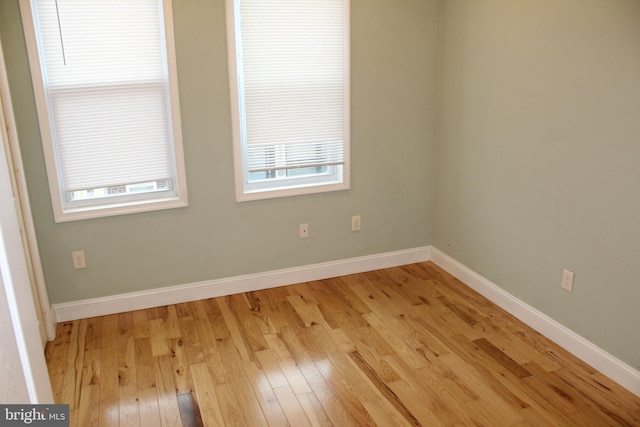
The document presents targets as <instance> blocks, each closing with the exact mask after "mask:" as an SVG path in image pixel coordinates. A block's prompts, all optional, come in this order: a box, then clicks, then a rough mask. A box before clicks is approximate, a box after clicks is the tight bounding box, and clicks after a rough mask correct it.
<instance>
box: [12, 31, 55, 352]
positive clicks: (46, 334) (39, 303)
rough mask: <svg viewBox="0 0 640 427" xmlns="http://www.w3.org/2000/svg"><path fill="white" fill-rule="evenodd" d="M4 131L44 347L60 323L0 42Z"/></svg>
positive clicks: (52, 337)
mask: <svg viewBox="0 0 640 427" xmlns="http://www.w3.org/2000/svg"><path fill="white" fill-rule="evenodd" d="M0 132H2V135H0V136H1V137H2V138H1V139H2V140H3V145H4V147H3V150H4V155H3V156H2V157H0V160H1V159H2V158H6V161H7V163H8V165H9V168H8V169H9V170H8V172H9V177H10V180H11V186H12V190H13V193H14V195H15V199H16V202H15V205H16V213H17V219H18V225H19V230H20V234H21V236H22V246H23V248H24V249H23V252H24V258H25V262H26V265H27V272H28V275H29V283H30V285H31V286H30V287H31V289H32V294H33V300H34V305H35V307H36V314H37V318H38V321H39V328H38V329H39V335H40V338H41V341H42V345H43V348H44V346H45V345H46V342H47V341H52V340H53V339H54V338H55V336H56V320H55V315H54V313H53V310H52V309H51V303H50V302H49V295H48V293H47V288H46V283H45V280H44V273H43V270H42V263H41V260H40V254H39V252H38V243H37V240H36V234H35V227H34V225H33V216H32V214H31V206H30V204H29V194H28V192H27V183H26V179H25V176H24V172H23V167H22V157H21V155H20V147H19V145H18V133H17V129H16V124H15V118H14V115H13V108H12V103H11V94H10V91H9V81H8V77H7V70H6V68H5V60H4V52H3V50H2V43H0Z"/></svg>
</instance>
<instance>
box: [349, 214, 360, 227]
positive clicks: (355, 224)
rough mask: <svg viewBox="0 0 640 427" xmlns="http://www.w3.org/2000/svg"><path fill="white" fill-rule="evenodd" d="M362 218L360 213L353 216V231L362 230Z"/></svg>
mask: <svg viewBox="0 0 640 427" xmlns="http://www.w3.org/2000/svg"><path fill="white" fill-rule="evenodd" d="M361 220H362V218H361V217H360V215H354V216H352V217H351V231H360V226H361Z"/></svg>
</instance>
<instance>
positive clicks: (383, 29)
mask: <svg viewBox="0 0 640 427" xmlns="http://www.w3.org/2000/svg"><path fill="white" fill-rule="evenodd" d="M224 4H225V3H224V0H215V1H213V0H175V1H174V2H173V5H174V26H175V33H176V49H177V58H178V75H179V86H180V101H181V111H182V125H183V135H184V145H185V155H186V168H187V180H188V190H189V207H188V208H184V209H173V210H166V211H162V212H153V213H144V214H135V215H124V216H118V217H111V218H104V219H97V220H84V221H76V222H70V223H62V224H56V223H54V221H53V215H52V209H51V204H50V196H49V191H48V187H47V181H46V173H45V169H44V159H43V154H42V148H41V143H40V137H39V131H38V126H37V122H36V111H35V104H34V99H33V90H32V88H31V81H30V74H29V67H28V62H27V56H26V48H25V42H24V37H23V34H22V27H21V21H20V15H19V7H18V1H17V0H2V1H0V37H1V40H2V42H3V47H4V51H5V57H6V60H7V63H8V74H9V79H10V86H11V91H12V96H13V103H14V110H15V115H16V117H17V126H18V134H19V137H20V143H21V149H22V155H23V160H24V166H25V170H26V175H27V182H28V187H29V191H30V199H31V205H32V209H33V213H34V216H35V226H36V233H37V236H38V243H39V249H40V253H41V257H42V262H43V266H44V273H45V278H46V282H47V287H48V289H49V294H50V299H51V301H52V302H53V303H62V302H67V301H75V300H81V299H85V298H91V297H100V296H106V295H113V294H119V293H125V292H133V291H138V290H143V289H152V288H158V287H163V286H170V285H179V284H185V283H192V282H197V281H202V280H209V279H219V278H225V277H232V276H236V275H242V274H250V273H259V272H265V271H270V270H275V269H280V268H287V267H295V266H304V265H308V264H313V263H319V262H324V261H330V260H339V259H345V258H350V257H357V256H364V255H370V254H376V253H384V252H388V251H394V250H401V249H407V248H414V247H419V246H424V245H428V244H429V243H430V242H431V236H430V224H431V217H430V214H431V204H432V200H431V198H432V184H431V180H432V179H431V178H432V174H433V171H432V152H433V147H434V135H435V131H434V119H435V106H436V105H435V92H436V80H437V79H436V72H437V64H436V61H437V42H436V19H437V7H436V1H435V0H434V1H425V0H352V2H351V38H352V43H351V61H352V62H351V68H352V74H351V89H352V97H351V100H352V108H351V129H352V133H351V152H352V169H351V176H352V188H351V190H349V191H342V192H335V193H325V194H320V195H310V196H301V197H290V198H282V199H276V200H268V201H258V202H244V203H237V202H236V201H235V195H234V182H233V179H234V175H233V160H232V145H231V127H230V126H231V125H230V107H229V87H228V78H227V77H228V75H227V51H226V29H225V9H224ZM354 214H361V215H362V231H360V232H358V233H352V232H351V215H354ZM302 222H308V223H309V224H310V237H309V238H308V239H299V238H298V224H299V223H302ZM79 249H84V251H85V253H86V258H87V266H88V267H87V269H86V270H77V271H75V270H73V268H72V261H71V251H74V250H79Z"/></svg>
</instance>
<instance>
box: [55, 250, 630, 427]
mask: <svg viewBox="0 0 640 427" xmlns="http://www.w3.org/2000/svg"><path fill="white" fill-rule="evenodd" d="M46 359H47V363H48V366H49V372H50V377H51V383H52V387H53V390H54V395H55V398H56V401H57V403H68V404H69V405H70V412H71V425H72V426H80V427H85V426H118V425H119V426H170V427H176V426H184V427H191V426H251V427H254V426H287V425H289V426H294V427H299V426H339V427H343V426H369V425H379V426H439V425H447V426H448V425H465V426H580V427H584V426H618V425H620V426H640V398H638V397H636V396H634V395H633V394H632V393H630V392H628V391H626V390H625V389H623V388H622V387H620V386H618V385H617V384H615V383H614V382H612V381H611V380H609V379H608V378H606V377H604V376H603V375H602V374H600V373H599V372H597V371H595V370H594V369H593V368H591V367H590V366H588V365H586V364H584V363H583V362H581V361H580V360H578V359H577V358H575V357H574V356H572V355H571V354H569V353H567V352H566V351H564V350H563V349H561V348H559V347H558V346H556V345H554V344H553V343H551V342H549V341H548V340H547V339H545V338H544V337H542V336H541V335H540V334H538V333H536V332H535V331H533V330H532V329H530V328H529V327H527V326H525V325H523V324H522V323H521V322H519V321H517V320H515V319H514V318H513V317H511V316H509V315H508V314H507V313H505V312H504V311H502V310H501V309H499V308H497V307H496V306H495V305H493V304H492V303H490V302H488V301H487V300H486V299H484V298H483V297H481V296H480V295H478V294H476V293H475V292H473V291H472V290H470V289H469V288H468V287H466V286H464V285H463V284H461V283H460V282H459V281H457V280H456V279H454V278H453V277H451V276H450V275H448V274H447V273H446V272H444V271H443V270H441V269H439V268H438V267H437V266H435V265H434V264H432V263H430V262H427V263H420V264H412V265H408V266H403V267H396V268H390V269H385V270H378V271H373V272H369V273H363V274H357V275H351V276H344V277H340V278H334V279H329V280H323V281H318V282H309V283H302V284H298V285H293V286H286V287H281V288H275V289H269V290H264V291H258V292H250V293H244V294H238V295H232V296H227V297H221V298H213V299H208V300H202V301H196V302H191V303H184V304H175V305H170V306H167V307H160V308H154V309H149V310H140V311H135V312H129V313H121V314H116V315H110V316H104V317H96V318H91V319H83V320H77V321H73V322H65V323H61V324H59V325H58V330H57V337H56V339H55V340H54V341H52V342H50V343H49V344H48V345H47V348H46Z"/></svg>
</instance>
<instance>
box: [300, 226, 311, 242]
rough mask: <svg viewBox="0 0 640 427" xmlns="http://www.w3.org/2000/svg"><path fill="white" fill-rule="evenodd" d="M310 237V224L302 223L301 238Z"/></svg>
mask: <svg viewBox="0 0 640 427" xmlns="http://www.w3.org/2000/svg"><path fill="white" fill-rule="evenodd" d="M307 237H309V224H306V223H305V224H300V238H301V239H306V238H307Z"/></svg>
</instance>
